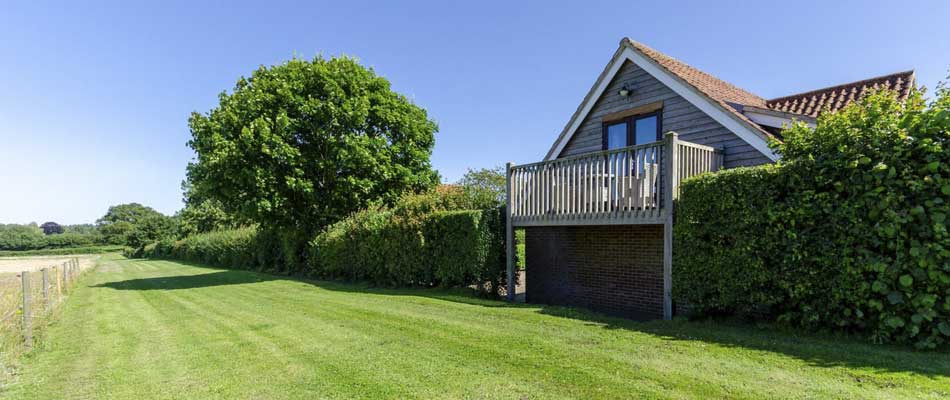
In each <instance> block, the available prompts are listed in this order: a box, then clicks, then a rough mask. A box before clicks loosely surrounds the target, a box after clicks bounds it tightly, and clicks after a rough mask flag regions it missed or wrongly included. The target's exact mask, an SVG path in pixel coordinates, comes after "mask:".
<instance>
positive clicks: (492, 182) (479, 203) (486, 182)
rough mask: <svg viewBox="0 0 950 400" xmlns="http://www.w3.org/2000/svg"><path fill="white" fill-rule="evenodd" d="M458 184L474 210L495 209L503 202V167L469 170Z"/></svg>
mask: <svg viewBox="0 0 950 400" xmlns="http://www.w3.org/2000/svg"><path fill="white" fill-rule="evenodd" d="M458 184H459V186H461V187H462V189H463V190H465V193H466V194H467V195H468V196H469V198H471V199H472V202H473V203H474V206H475V208H491V207H497V206H499V205H501V204H502V203H504V201H505V169H504V168H503V167H495V168H481V169H472V168H469V169H468V171H467V172H465V175H463V176H462V179H459V181H458Z"/></svg>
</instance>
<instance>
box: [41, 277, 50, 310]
mask: <svg viewBox="0 0 950 400" xmlns="http://www.w3.org/2000/svg"><path fill="white" fill-rule="evenodd" d="M42 271H43V307H44V308H45V309H46V311H49V309H50V306H49V268H43V270H42Z"/></svg>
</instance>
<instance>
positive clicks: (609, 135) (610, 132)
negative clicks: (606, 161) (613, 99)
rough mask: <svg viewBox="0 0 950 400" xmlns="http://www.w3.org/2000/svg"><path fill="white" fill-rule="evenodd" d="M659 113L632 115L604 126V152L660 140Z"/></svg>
mask: <svg viewBox="0 0 950 400" xmlns="http://www.w3.org/2000/svg"><path fill="white" fill-rule="evenodd" d="M660 112H661V111H654V112H651V113H648V114H641V115H634V116H631V117H627V118H624V119H622V120H618V121H612V122H608V123H605V124H604V145H603V148H604V150H610V149H616V148H620V147H627V146H635V145H638V144H645V143H651V142H655V141H657V140H660V138H661V135H660V130H661V129H662V127H661V126H660V119H661V118H660Z"/></svg>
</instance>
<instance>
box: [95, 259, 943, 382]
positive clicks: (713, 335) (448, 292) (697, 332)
mask: <svg viewBox="0 0 950 400" xmlns="http://www.w3.org/2000/svg"><path fill="white" fill-rule="evenodd" d="M182 264H186V265H191V266H195V267H201V268H208V267H205V266H202V265H199V264H189V263H182ZM209 269H210V268H209ZM274 280H293V281H297V282H305V283H308V284H310V285H313V286H315V287H318V288H320V289H323V290H328V291H334V292H346V293H354V294H368V295H382V296H414V297H425V298H431V299H436V300H441V301H450V302H455V303H463V304H468V305H473V306H480V307H493V308H523V309H533V310H537V312H538V313H539V314H544V315H548V316H553V317H558V318H568V319H573V320H578V321H582V322H584V323H585V325H588V326H591V327H599V328H602V329H611V330H624V331H630V332H637V333H642V334H647V335H651V336H654V337H657V338H659V339H662V340H664V341H670V342H683V343H687V342H705V343H710V344H715V345H718V346H723V347H730V348H741V349H747V350H755V351H762V352H769V353H779V354H783V355H785V356H788V357H792V358H795V359H799V360H802V361H804V362H806V363H808V364H809V365H812V366H816V367H822V368H835V367H847V368H855V369H861V370H862V371H860V372H858V374H860V375H855V374H853V373H852V377H853V378H854V379H856V380H859V381H861V380H873V379H876V378H874V377H872V376H868V375H867V374H868V373H873V372H907V373H914V374H919V375H922V376H927V377H930V378H938V377H950V352H947V351H942V352H919V351H914V350H912V349H909V348H907V347H899V346H891V345H874V344H871V343H868V342H867V341H866V340H865V339H863V338H859V337H850V336H836V335H821V334H813V333H801V332H795V331H792V330H788V329H783V328H780V327H777V326H772V325H768V324H759V325H753V324H747V323H740V322H733V321H711V320H707V321H686V320H674V321H648V322H638V321H634V320H629V319H624V318H619V317H612V316H608V315H604V314H599V313H596V312H592V311H587V310H584V309H580V308H571V307H561V306H551V305H543V304H511V303H506V302H502V301H498V300H493V299H487V298H483V297H478V296H476V295H475V294H474V293H473V291H472V290H468V289H427V288H409V289H391V288H379V287H373V286H371V285H368V284H365V283H345V282H334V281H318V280H310V279H301V278H293V277H287V276H276V275H270V274H266V273H260V272H253V271H246V270H221V269H217V268H215V269H214V272H209V273H206V274H198V275H177V276H164V277H154V278H142V279H130V280H125V281H118V282H108V283H103V284H99V285H95V286H93V287H107V288H112V289H116V290H178V289H193V288H202V287H212V286H223V285H238V284H250V283H258V282H266V281H274ZM878 383H880V384H887V383H886V382H883V383H881V382H878Z"/></svg>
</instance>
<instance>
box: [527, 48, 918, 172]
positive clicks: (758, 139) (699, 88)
mask: <svg viewBox="0 0 950 400" xmlns="http://www.w3.org/2000/svg"><path fill="white" fill-rule="evenodd" d="M626 61H630V62H633V63H634V64H636V65H637V66H639V67H640V68H642V69H643V70H645V71H646V72H647V73H649V74H650V75H652V76H653V77H654V78H656V79H657V80H659V81H660V82H662V83H663V84H665V85H666V86H668V87H669V88H670V89H672V90H673V91H674V92H676V93H677V94H678V95H680V96H681V97H683V98H684V99H686V100H687V101H689V102H690V103H692V104H693V105H694V106H696V107H697V108H699V109H700V110H702V111H703V112H705V113H706V114H707V115H709V116H710V117H712V118H713V119H714V120H716V121H717V122H719V123H720V124H722V125H723V126H725V127H726V128H727V129H729V130H730V131H732V132H733V133H734V134H736V136H738V137H740V138H741V139H743V140H744V141H746V142H747V143H749V145H751V146H752V147H753V148H755V149H756V150H758V151H759V152H761V153H762V154H763V155H765V156H766V157H768V158H770V159H772V160H773V161H775V160H777V159H778V155H776V154H775V153H774V152H772V150H771V148H770V147H769V145H768V141H769V140H770V139H779V140H780V139H781V138H778V137H776V136H775V135H773V134H772V133H771V132H770V131H775V130H776V129H775V127H774V126H773V127H769V128H767V127H766V126H763V125H760V124H758V123H756V122H754V121H753V120H752V119H750V117H749V116H747V115H745V114H744V113H743V109H748V110H773V111H776V112H780V113H781V114H782V115H783V116H784V117H785V118H789V117H791V118H794V119H799V118H797V117H798V116H801V117H802V118H800V119H802V120H813V118H814V117H816V116H817V115H818V114H819V113H820V112H822V111H824V110H831V111H837V110H839V109H841V108H843V107H844V106H846V105H848V104H850V103H852V102H854V101H856V100H858V99H860V98H861V97H862V96H863V95H864V94H866V93H867V92H868V90H871V89H874V88H888V89H892V90H895V91H897V92H898V96H899V97H900V99H901V100H903V99H906V97H907V95H908V94H909V93H910V89H911V88H912V87H914V72H913V71H905V72H899V73H895V74H890V75H884V76H880V77H876V78H870V79H865V80H862V81H857V82H852V83H847V84H843V85H838V86H833V87H829V88H824V89H819V90H813V91H809V92H805V93H799V94H795V95H790V96H784V97H780V98H775V99H772V100H766V99H763V98H762V97H760V96H757V95H755V94H753V93H751V92H748V91H746V90H743V89H742V88H739V87H738V86H735V85H733V84H731V83H729V82H726V81H724V80H721V79H719V78H716V77H714V76H712V75H710V74H708V73H705V72H703V71H701V70H699V69H697V68H694V67H692V66H690V65H689V64H686V63H684V62H682V61H679V60H677V59H675V58H673V57H670V56H668V55H666V54H663V53H661V52H659V51H657V50H654V49H653V48H650V47H649V46H646V45H644V44H642V43H639V42H636V41H633V40H631V39H630V38H623V39H622V40H621V41H620V47H619V48H618V49H617V51H616V52H615V53H614V56H613V57H612V58H611V61H610V63H608V64H607V66H606V67H605V68H604V70H603V72H601V74H600V76H598V78H597V81H595V83H594V86H593V87H591V89H590V91H588V93H587V95H586V96H585V97H584V100H583V101H582V102H581V104H580V105H579V106H578V107H577V110H575V111H574V114H573V115H572V116H571V119H570V120H569V121H568V123H567V125H566V126H565V127H564V129H563V130H562V131H561V134H560V135H559V136H558V138H557V140H556V141H555V142H554V144H553V145H552V146H551V148H550V150H548V153H547V155H546V156H545V159H546V160H551V159H554V158H557V156H558V154H560V152H561V151H562V150H563V149H564V147H565V146H566V145H567V143H568V142H569V141H570V139H571V137H572V136H573V135H574V132H576V131H577V129H578V128H579V125H580V123H581V122H582V121H583V120H584V118H586V116H587V114H588V113H589V112H590V110H591V108H592V107H593V105H594V103H595V102H596V101H597V100H598V99H599V98H600V95H601V94H602V93H603V91H604V90H605V89H606V86H607V85H608V84H609V83H610V81H611V80H612V79H613V77H614V75H616V73H617V72H618V71H619V69H620V67H621V65H622V64H623V63H624V62H626ZM790 120H791V119H789V121H790Z"/></svg>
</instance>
